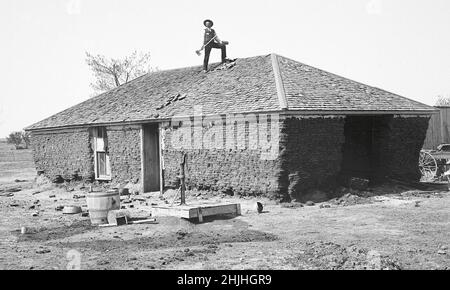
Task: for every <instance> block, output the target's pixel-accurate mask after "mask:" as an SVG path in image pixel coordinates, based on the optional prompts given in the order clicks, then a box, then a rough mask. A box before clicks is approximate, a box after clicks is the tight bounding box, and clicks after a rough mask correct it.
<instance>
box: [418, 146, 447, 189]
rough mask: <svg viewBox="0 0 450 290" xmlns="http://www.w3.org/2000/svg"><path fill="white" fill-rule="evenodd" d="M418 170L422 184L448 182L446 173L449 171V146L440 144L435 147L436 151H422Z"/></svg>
mask: <svg viewBox="0 0 450 290" xmlns="http://www.w3.org/2000/svg"><path fill="white" fill-rule="evenodd" d="M419 169H420V173H421V174H422V177H421V179H420V181H422V182H433V181H449V174H447V172H448V171H449V169H450V144H441V145H439V146H437V150H425V149H422V150H421V151H420V156H419ZM449 173H450V172H449Z"/></svg>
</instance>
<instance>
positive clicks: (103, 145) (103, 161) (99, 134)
mask: <svg viewBox="0 0 450 290" xmlns="http://www.w3.org/2000/svg"><path fill="white" fill-rule="evenodd" d="M94 148H95V152H94V154H95V155H94V156H95V158H94V163H95V179H99V180H110V179H111V165H110V163H109V151H108V138H107V134H106V128H105V127H98V128H94Z"/></svg>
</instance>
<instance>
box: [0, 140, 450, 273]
mask: <svg viewBox="0 0 450 290" xmlns="http://www.w3.org/2000/svg"><path fill="white" fill-rule="evenodd" d="M14 188H16V190H19V191H15V190H13V189H14ZM17 188H19V189H17ZM345 191H346V189H343V194H345V193H346V194H345V195H344V196H343V197H341V198H339V199H335V200H330V201H327V202H323V203H318V204H314V205H311V206H306V205H303V204H299V203H288V204H279V203H277V202H275V201H270V200H267V199H262V198H236V197H230V196H214V195H211V194H210V193H204V192H188V199H187V202H188V203H191V204H192V203H195V202H198V201H209V202H211V203H217V202H222V201H230V202H239V203H241V207H242V215H241V216H238V217H221V218H218V219H206V220H205V221H204V223H201V224H200V223H196V222H190V221H187V220H183V219H178V218H171V217H165V218H158V219H157V221H158V223H157V224H141V225H139V224H136V225H124V226H119V227H109V228H99V227H94V226H91V224H90V221H89V217H82V216H81V215H63V214H62V212H61V211H57V210H55V208H56V207H57V206H63V205H70V204H75V205H81V206H83V205H85V204H86V202H85V199H84V198H74V197H77V196H79V195H85V194H86V186H85V185H83V184H66V185H62V186H55V185H52V184H49V183H48V182H46V181H45V180H44V179H42V178H37V179H35V170H34V168H33V163H32V161H31V153H30V152H29V151H27V150H19V151H16V150H13V148H12V147H11V146H9V145H6V144H4V143H0V210H1V215H0V237H1V240H0V242H1V244H0V269H72V268H81V269H450V256H449V254H450V250H449V248H448V247H449V246H450V245H449V241H450V215H449V213H450V194H449V192H448V191H442V190H441V191H436V190H431V191H419V190H416V189H412V188H408V187H404V186H399V185H388V186H383V187H378V188H373V189H372V190H371V191H369V192H366V193H364V194H359V195H358V194H357V193H355V192H345ZM172 195H173V192H170V191H169V192H167V193H165V195H164V197H160V196H159V195H158V194H157V193H148V194H140V195H132V196H131V197H130V201H131V202H130V203H127V204H126V207H127V208H128V210H129V211H130V213H131V214H132V215H133V216H139V217H146V216H148V215H149V212H150V207H151V205H152V204H153V205H155V204H165V203H166V201H171V199H172ZM256 201H260V202H261V203H263V204H264V211H263V212H262V213H260V214H258V213H257V212H256V210H255V203H256ZM131 205H133V207H131ZM22 227H26V228H27V233H26V234H21V228H22Z"/></svg>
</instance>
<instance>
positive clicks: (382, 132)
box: [341, 115, 392, 183]
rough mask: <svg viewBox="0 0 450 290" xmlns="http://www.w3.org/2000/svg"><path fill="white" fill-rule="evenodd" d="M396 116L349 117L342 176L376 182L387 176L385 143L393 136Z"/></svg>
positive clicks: (346, 128)
mask: <svg viewBox="0 0 450 290" xmlns="http://www.w3.org/2000/svg"><path fill="white" fill-rule="evenodd" d="M391 118H392V116H390V115H381V116H347V117H346V119H345V125H344V135H345V143H344V146H343V160H342V167H341V170H342V171H341V174H342V176H343V177H344V178H348V177H360V178H366V179H369V180H370V181H371V182H372V183H373V182H376V181H377V180H378V179H379V177H380V176H382V175H383V172H382V171H383V168H382V166H381V164H382V162H381V158H382V152H383V144H385V142H384V141H385V140H386V138H388V134H389V122H390V119H391Z"/></svg>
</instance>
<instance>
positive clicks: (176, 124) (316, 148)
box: [26, 54, 435, 199]
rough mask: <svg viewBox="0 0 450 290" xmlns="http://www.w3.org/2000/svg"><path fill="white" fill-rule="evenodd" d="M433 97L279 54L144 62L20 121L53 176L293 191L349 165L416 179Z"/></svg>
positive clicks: (244, 191)
mask: <svg viewBox="0 0 450 290" xmlns="http://www.w3.org/2000/svg"><path fill="white" fill-rule="evenodd" d="M434 112H435V109H434V108H433V107H430V106H427V105H425V104H422V103H419V102H416V101H413V100H410V99H407V98H404V97H401V96H399V95H396V94H393V93H390V92H387V91H384V90H381V89H378V88H375V87H371V86H368V85H364V84H361V83H358V82H355V81H352V80H349V79H347V78H344V77H340V76H338V75H335V74H332V73H329V72H326V71H323V70H320V69H317V68H314V67H311V66H308V65H305V64H303V63H300V62H297V61H294V60H291V59H288V58H285V57H282V56H279V55H276V54H270V55H264V56H256V57H249V58H240V59H237V60H236V61H235V62H233V63H230V64H226V65H218V64H213V65H211V70H210V71H209V72H207V73H204V72H202V68H201V67H200V66H198V67H188V68H181V69H173V70H167V71H158V72H152V73H149V74H146V75H144V76H142V77H139V78H137V79H135V80H133V81H131V82H129V83H127V84H124V85H122V86H120V87H117V88H115V89H113V90H111V91H109V92H106V93H104V94H101V95H99V96H96V97H94V98H91V99H88V100H86V101H85V102H82V103H80V104H78V105H76V106H73V107H71V108H69V109H66V110H64V111H62V112H60V113H58V114H56V115H53V116H51V117H49V118H47V119H45V120H42V121H40V122H38V123H36V124H34V125H31V126H29V127H28V128H26V130H27V131H29V132H31V135H32V138H31V139H32V140H31V142H32V148H33V155H34V161H35V164H36V169H37V171H38V173H39V174H44V175H46V176H48V177H49V178H51V179H52V180H54V181H55V182H58V181H63V180H72V179H85V180H99V181H104V182H110V183H112V184H118V183H120V184H126V183H133V184H138V185H140V188H141V190H142V191H144V192H148V191H159V190H163V189H164V188H168V187H177V186H178V185H179V168H180V162H181V159H182V155H183V154H184V153H185V154H186V156H185V158H186V186H187V187H188V188H195V189H201V190H213V191H217V192H225V193H230V194H238V195H263V196H268V197H271V198H277V199H289V198H291V197H293V196H298V195H300V196H301V195H302V194H303V193H304V192H306V191H308V190H311V189H315V188H322V187H330V186H334V185H336V183H337V182H338V181H339V180H343V179H345V178H347V177H363V178H367V179H370V180H371V181H376V180H381V179H383V178H385V177H395V178H399V179H407V180H414V181H417V180H419V178H420V172H419V169H418V157H419V151H420V149H421V148H422V145H423V142H424V138H425V135H426V132H427V128H428V121H429V118H430V116H431V115H432V114H433V113H434Z"/></svg>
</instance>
